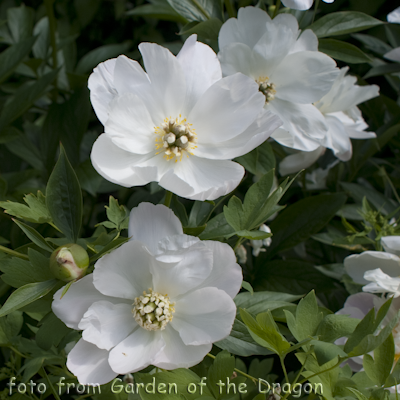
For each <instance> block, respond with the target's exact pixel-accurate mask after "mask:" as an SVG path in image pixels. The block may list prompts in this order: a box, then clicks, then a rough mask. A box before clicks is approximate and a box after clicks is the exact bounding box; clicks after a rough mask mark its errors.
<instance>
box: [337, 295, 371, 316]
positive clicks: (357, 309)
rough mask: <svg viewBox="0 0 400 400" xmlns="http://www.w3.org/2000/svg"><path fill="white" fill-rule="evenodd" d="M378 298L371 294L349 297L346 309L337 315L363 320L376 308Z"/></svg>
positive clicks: (345, 304)
mask: <svg viewBox="0 0 400 400" xmlns="http://www.w3.org/2000/svg"><path fill="white" fill-rule="evenodd" d="M375 298H376V296H375V295H373V294H371V293H356V294H352V295H351V296H349V297H348V298H347V300H346V302H345V303H344V307H343V308H342V309H341V310H339V311H337V312H336V313H335V314H340V315H350V317H352V318H358V319H363V318H364V317H365V316H366V315H367V314H368V312H369V311H371V310H372V309H373V308H374V300H375Z"/></svg>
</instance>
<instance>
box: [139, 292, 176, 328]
mask: <svg viewBox="0 0 400 400" xmlns="http://www.w3.org/2000/svg"><path fill="white" fill-rule="evenodd" d="M149 292H150V293H146V292H145V291H144V292H143V296H140V297H136V299H135V302H134V303H133V309H132V314H133V316H134V317H135V321H136V322H137V323H138V324H139V325H140V326H141V327H142V328H144V329H146V330H148V331H157V330H159V329H161V330H163V329H165V327H166V326H167V324H168V322H169V321H172V314H173V313H174V312H175V309H174V305H175V303H171V302H170V301H169V297H168V295H164V296H163V295H161V294H159V293H157V292H153V289H149Z"/></svg>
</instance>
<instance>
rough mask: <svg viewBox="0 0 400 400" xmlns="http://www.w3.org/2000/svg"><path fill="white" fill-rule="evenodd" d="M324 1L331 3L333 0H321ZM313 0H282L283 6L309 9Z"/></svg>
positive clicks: (294, 8)
mask: <svg viewBox="0 0 400 400" xmlns="http://www.w3.org/2000/svg"><path fill="white" fill-rule="evenodd" d="M322 1H323V2H324V3H333V2H334V1H335V0H322ZM313 3H314V0H282V4H283V5H284V6H285V7H289V8H292V9H293V10H309V9H310V8H311V6H312V5H313Z"/></svg>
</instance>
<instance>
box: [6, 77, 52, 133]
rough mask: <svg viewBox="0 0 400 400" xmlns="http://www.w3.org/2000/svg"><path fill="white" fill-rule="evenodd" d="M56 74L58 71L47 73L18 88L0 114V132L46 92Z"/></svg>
mask: <svg viewBox="0 0 400 400" xmlns="http://www.w3.org/2000/svg"><path fill="white" fill-rule="evenodd" d="M57 73H58V71H52V72H49V73H47V74H46V75H43V76H42V77H41V78H40V79H38V80H37V81H36V82H34V83H30V84H28V83H27V84H24V85H22V86H21V87H20V88H18V90H17V91H16V92H15V94H14V96H13V97H12V98H11V100H10V101H9V102H8V103H7V104H6V105H5V106H4V107H3V110H2V112H1V114H0V131H2V130H3V129H4V128H5V127H6V126H7V125H9V124H11V122H13V121H14V120H15V119H17V118H18V117H19V116H20V115H22V114H23V113H25V111H27V110H28V109H29V108H30V107H31V106H32V104H33V103H34V102H35V101H36V100H37V99H38V98H39V97H41V96H42V95H43V94H44V93H45V92H46V90H47V87H48V86H49V85H50V84H51V83H52V82H53V80H54V79H55V77H56V76H57Z"/></svg>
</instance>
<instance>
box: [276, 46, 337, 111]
mask: <svg viewBox="0 0 400 400" xmlns="http://www.w3.org/2000/svg"><path fill="white" fill-rule="evenodd" d="M335 67H336V63H335V61H334V60H333V59H332V58H330V57H328V56H327V55H325V54H323V53H320V52H317V51H300V52H297V53H292V54H289V55H288V56H287V57H285V59H284V60H283V61H282V62H281V63H280V64H279V68H277V69H276V70H275V71H274V73H273V74H272V76H270V80H271V82H273V83H274V84H275V86H276V95H275V97H278V98H279V99H282V100H287V101H290V102H293V103H302V104H306V103H313V102H315V101H317V100H319V99H320V98H321V97H322V96H324V95H325V94H327V93H328V92H329V90H330V89H331V88H332V85H333V82H334V81H335V79H336V77H337V76H338V74H339V70H338V69H337V68H335Z"/></svg>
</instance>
